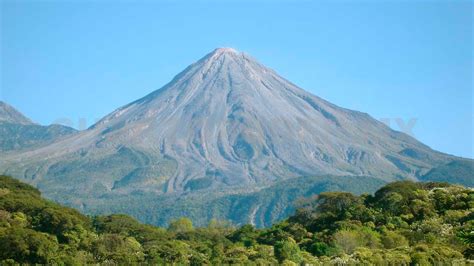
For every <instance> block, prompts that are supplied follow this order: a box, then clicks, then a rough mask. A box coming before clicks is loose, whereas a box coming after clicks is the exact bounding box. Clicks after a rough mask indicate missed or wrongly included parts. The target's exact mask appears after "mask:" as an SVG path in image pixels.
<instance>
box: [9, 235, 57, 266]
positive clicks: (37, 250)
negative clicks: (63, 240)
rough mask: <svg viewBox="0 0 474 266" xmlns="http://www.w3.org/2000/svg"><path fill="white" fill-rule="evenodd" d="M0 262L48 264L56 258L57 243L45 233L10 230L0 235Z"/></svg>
mask: <svg viewBox="0 0 474 266" xmlns="http://www.w3.org/2000/svg"><path fill="white" fill-rule="evenodd" d="M0 251H1V252H0V260H6V259H13V260H14V261H16V262H18V263H38V264H48V263H50V262H51V261H52V260H53V259H54V258H55V256H56V253H57V251H58V243H57V241H56V239H55V238H54V237H52V236H50V235H48V234H45V233H38V232H36V231H33V230H31V229H27V228H10V229H8V230H7V231H6V232H4V233H2V234H1V235H0Z"/></svg>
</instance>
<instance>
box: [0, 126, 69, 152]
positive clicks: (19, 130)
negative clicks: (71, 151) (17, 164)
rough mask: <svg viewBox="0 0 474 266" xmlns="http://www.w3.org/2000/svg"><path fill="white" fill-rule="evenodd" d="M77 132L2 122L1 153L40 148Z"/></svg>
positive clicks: (0, 130)
mask: <svg viewBox="0 0 474 266" xmlns="http://www.w3.org/2000/svg"><path fill="white" fill-rule="evenodd" d="M75 132H77V131H76V130H75V129H73V128H70V127H66V126H62V125H50V126H41V125H36V124H26V125H25V124H17V123H7V122H0V152H1V151H4V152H6V151H21V150H25V149H31V148H35V147H39V146H41V145H46V144H48V143H51V142H53V141H55V140H58V139H59V138H61V137H63V136H67V135H70V134H72V133H75Z"/></svg>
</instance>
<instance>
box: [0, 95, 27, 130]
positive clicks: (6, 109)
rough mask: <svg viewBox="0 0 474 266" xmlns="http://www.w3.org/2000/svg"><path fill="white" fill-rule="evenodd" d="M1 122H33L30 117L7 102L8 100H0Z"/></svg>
mask: <svg viewBox="0 0 474 266" xmlns="http://www.w3.org/2000/svg"><path fill="white" fill-rule="evenodd" d="M0 122H8V123H15V124H25V125H27V124H33V122H31V120H30V119H28V118H27V117H25V116H24V115H23V114H22V113H20V112H19V111H18V110H16V109H15V108H13V106H11V105H9V104H7V103H6V102H3V101H0Z"/></svg>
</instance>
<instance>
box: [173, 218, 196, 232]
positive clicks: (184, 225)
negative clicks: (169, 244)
mask: <svg viewBox="0 0 474 266" xmlns="http://www.w3.org/2000/svg"><path fill="white" fill-rule="evenodd" d="M192 230H193V222H192V221H191V220H190V219H188V218H184V217H183V218H179V219H177V220H174V221H171V222H170V225H169V226H168V231H170V232H173V233H187V232H190V231H192Z"/></svg>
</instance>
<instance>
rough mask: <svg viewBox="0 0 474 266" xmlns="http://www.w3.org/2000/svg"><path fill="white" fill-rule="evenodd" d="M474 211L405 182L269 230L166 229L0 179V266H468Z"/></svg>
mask: <svg viewBox="0 0 474 266" xmlns="http://www.w3.org/2000/svg"><path fill="white" fill-rule="evenodd" d="M473 209H474V191H473V190H472V189H466V188H463V187H461V186H453V185H448V184H445V183H413V182H409V181H405V182H396V183H392V184H388V185H386V186H384V187H383V188H381V189H380V190H378V191H377V192H376V193H375V194H374V195H373V196H372V195H362V196H355V195H353V194H350V193H346V192H325V193H321V194H319V195H312V196H311V197H308V198H307V199H305V200H302V201H301V208H300V209H298V211H297V213H296V214H295V215H293V216H291V217H290V218H289V219H288V220H285V221H282V222H280V223H277V224H275V225H273V226H272V227H270V228H268V229H263V230H258V229H255V228H254V227H252V226H251V225H245V226H242V227H239V228H235V227H233V226H232V225H230V224H229V223H227V222H222V221H217V220H212V221H211V222H210V223H209V224H208V225H207V226H206V227H201V228H194V227H193V224H192V221H191V220H189V219H187V218H180V219H177V220H174V221H172V222H171V223H170V225H169V227H168V228H167V229H164V228H159V227H154V226H150V225H144V224H140V223H139V222H137V221H136V220H134V219H132V218H130V217H128V216H125V215H119V214H114V215H110V216H99V217H93V218H89V217H86V216H84V215H82V214H80V213H78V212H77V211H75V210H73V209H70V208H66V207H62V206H60V205H58V204H55V203H53V202H50V201H48V200H45V199H43V198H41V195H40V192H39V191H38V190H37V189H35V188H33V187H31V186H29V185H26V184H24V183H21V182H19V181H17V180H15V179H12V178H10V177H7V176H0V264H1V265H17V264H51V265H89V264H94V265H96V264H100V265H103V264H107V265H142V264H146V265H148V264H151V265H165V264H166V265H209V264H213V265H222V264H226V265H231V264H238V265H250V264H251V265H253V264H256V265H276V264H283V265H297V264H301V265H340V264H341V263H342V262H344V264H349V265H362V264H363V265H466V264H467V263H469V262H468V261H467V259H474V241H473V239H474V235H473V232H474V219H473V218H474V213H473ZM471 262H472V261H471Z"/></svg>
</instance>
